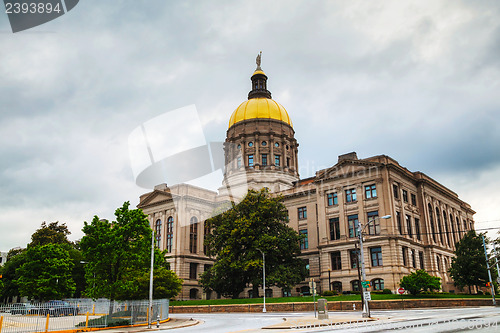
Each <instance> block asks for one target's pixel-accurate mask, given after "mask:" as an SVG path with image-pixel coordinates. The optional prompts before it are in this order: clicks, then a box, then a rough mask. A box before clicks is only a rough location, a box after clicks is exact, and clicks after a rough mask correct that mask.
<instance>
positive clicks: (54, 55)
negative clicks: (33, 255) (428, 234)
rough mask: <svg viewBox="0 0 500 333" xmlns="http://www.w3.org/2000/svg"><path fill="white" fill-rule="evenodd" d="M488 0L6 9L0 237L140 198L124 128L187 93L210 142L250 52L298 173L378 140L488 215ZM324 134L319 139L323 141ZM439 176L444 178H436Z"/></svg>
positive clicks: (220, 129)
mask: <svg viewBox="0 0 500 333" xmlns="http://www.w3.org/2000/svg"><path fill="white" fill-rule="evenodd" d="M499 8H500V5H499V4H498V3H497V2H495V1H475V2H457V1H410V2H401V1H383V2H376V3H367V2H364V1H352V2H349V3H341V2H329V1H286V2H285V1H274V2H272V3H266V4H263V3H260V2H253V1H252V2H251V1H229V0H228V1H222V2H199V1H182V2H165V1H147V2H144V3H142V2H141V3H140V5H138V3H137V2H136V1H132V0H128V1H113V2H103V1H97V0H94V1H91V0H88V1H84V2H80V4H79V5H78V6H76V7H75V9H73V10H72V11H71V12H70V13H68V14H66V15H64V16H62V17H60V18H59V19H57V20H54V21H52V22H49V23H48V24H46V25H42V26H40V27H37V28H35V29H32V30H29V31H26V32H23V33H19V34H10V33H7V32H8V31H10V28H9V27H8V26H7V24H8V22H7V20H3V21H0V30H1V31H2V33H1V34H0V41H1V42H2V48H1V49H0V60H1V61H2V66H1V67H0V77H1V78H2V80H1V81H0V101H1V104H0V105H1V106H0V133H1V134H2V135H1V138H2V139H1V145H0V154H1V156H2V158H1V159H0V183H1V184H2V185H1V188H0V205H1V209H0V225H1V226H2V227H3V230H5V229H6V231H5V232H4V231H2V233H1V234H0V250H7V249H9V248H11V247H13V246H24V245H25V244H26V243H27V242H28V241H29V237H30V235H31V233H32V232H33V231H34V230H35V229H36V228H38V227H39V225H40V223H41V222H42V221H44V220H47V221H51V220H60V221H62V222H67V223H68V225H69V226H70V228H71V230H72V232H73V233H74V235H73V237H74V238H78V237H80V236H81V233H80V231H79V230H80V229H81V227H82V225H83V220H90V219H91V218H92V215H94V214H98V215H100V216H102V217H107V218H110V217H112V215H113V211H114V209H115V208H116V207H118V206H119V205H120V204H121V203H122V202H123V201H125V200H130V201H131V202H132V204H136V203H137V201H138V196H139V195H140V194H141V193H143V191H144V190H143V189H140V188H138V187H137V186H136V185H135V184H134V179H133V176H132V171H131V169H130V164H129V160H128V148H127V137H128V135H129V133H130V131H132V130H133V129H134V128H136V127H137V126H138V125H139V124H141V123H143V122H145V121H147V120H149V119H151V118H153V117H155V116H158V115H160V114H163V113H164V112H167V111H170V110H174V109H177V108H179V107H183V106H186V105H189V104H196V107H197V109H198V111H199V113H200V119H201V120H202V122H203V124H204V126H205V128H204V131H205V134H206V136H207V141H220V140H223V139H224V137H225V131H226V130H227V122H228V119H229V116H230V114H231V112H232V111H233V110H234V109H235V108H236V107H237V106H238V105H239V103H241V102H242V101H243V100H244V99H245V98H246V94H247V93H248V90H249V89H250V78H249V77H250V75H251V73H252V72H253V70H254V68H255V64H254V59H255V55H256V54H257V52H258V51H261V50H262V51H263V62H262V66H263V69H264V71H266V73H267V74H268V76H269V88H270V90H271V92H272V93H273V98H275V99H276V100H277V101H278V102H280V103H281V104H283V105H284V106H285V108H286V109H287V110H288V111H289V113H290V116H291V117H292V120H293V122H294V125H295V130H296V137H297V139H298V140H299V142H300V148H299V157H300V161H301V163H302V166H303V168H302V169H301V170H303V171H302V176H303V177H306V176H310V175H312V174H313V173H314V171H316V169H317V168H319V167H326V166H330V165H332V164H334V163H335V162H336V160H337V155H339V154H342V153H345V152H348V151H353V150H356V151H358V155H359V156H360V157H366V156H370V155H374V154H388V155H391V156H392V157H394V158H396V159H397V160H398V161H400V163H401V164H402V165H404V166H407V167H408V168H409V169H411V170H422V171H423V172H425V173H427V174H429V175H430V176H431V177H433V178H436V179H437V180H441V179H443V183H444V184H446V185H447V186H449V187H450V188H452V189H453V190H455V191H456V192H458V193H459V194H460V196H461V198H463V199H464V200H466V201H468V202H470V203H471V204H472V205H473V208H474V207H476V206H477V207H478V208H477V210H478V214H477V216H476V219H477V220H478V221H481V220H493V219H498V218H499V216H498V213H496V212H495V211H494V209H492V208H489V207H488V206H485V205H484V204H483V203H482V202H481V199H480V198H478V193H477V192H476V191H475V190H473V189H475V188H482V187H487V188H489V189H491V192H490V193H491V196H492V198H496V200H497V201H498V200H499V199H500V190H498V189H496V188H497V186H491V185H490V184H489V183H488V181H489V182H490V183H493V184H494V183H498V182H496V179H498V177H499V176H500V171H498V170H500V150H499V148H498V142H499V139H500V138H499V135H500V134H499V133H500V130H499V125H498V124H499V121H498V120H499V115H500V112H499V111H500V101H499V100H498V98H497V92H498V90H499V80H498V77H499V69H500V67H499V62H498V50H499V46H500V39H499V33H498V31H499V29H500V21H498V16H499ZM325 147H327V148H328V149H329V153H328V154H320V153H319V152H320V151H322V150H323V149H324V148H325ZM440 177H441V178H440Z"/></svg>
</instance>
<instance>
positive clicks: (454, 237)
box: [427, 203, 472, 247]
mask: <svg viewBox="0 0 500 333" xmlns="http://www.w3.org/2000/svg"><path fill="white" fill-rule="evenodd" d="M427 208H428V211H429V221H430V225H431V233H432V240H433V241H434V243H437V236H436V229H437V231H438V235H439V241H440V243H441V244H443V245H445V244H446V245H448V246H450V247H451V246H452V245H454V244H455V243H456V242H458V241H459V240H460V238H462V235H464V234H465V233H466V232H467V223H466V221H465V219H464V220H463V232H462V228H461V223H460V219H459V218H458V216H455V219H454V218H453V215H452V214H451V213H450V214H449V215H448V214H447V213H446V211H445V210H443V212H442V215H441V212H440V210H439V208H438V207H436V209H435V212H434V211H433V209H432V205H431V204H430V203H429V204H427ZM447 216H449V219H448V218H447ZM434 218H435V219H434ZM441 219H442V221H443V222H444V230H443V225H442V223H441ZM435 221H436V223H437V228H436V226H435V223H434V222H435ZM455 226H456V228H457V229H456V230H455ZM450 228H451V230H450ZM470 228H471V229H472V224H471V226H470ZM443 231H444V235H446V238H445V237H444V235H443Z"/></svg>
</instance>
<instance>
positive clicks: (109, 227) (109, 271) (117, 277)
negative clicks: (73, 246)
mask: <svg viewBox="0 0 500 333" xmlns="http://www.w3.org/2000/svg"><path fill="white" fill-rule="evenodd" d="M129 206H130V203H129V202H125V203H124V204H123V206H122V207H121V208H118V209H117V210H116V211H115V216H116V221H113V222H109V221H108V220H103V219H100V218H99V217H97V216H95V217H94V219H93V220H92V222H91V223H87V222H85V224H84V227H83V232H84V233H85V236H84V237H83V238H82V240H81V241H80V248H81V251H82V254H83V257H84V260H85V262H86V265H85V277H86V281H87V289H86V291H85V293H86V294H87V295H88V296H90V297H92V298H98V297H107V298H109V299H111V300H116V299H127V298H132V297H133V295H134V294H136V293H137V279H136V277H137V276H142V275H143V274H144V272H146V271H148V269H149V266H150V253H151V252H150V251H151V236H152V230H151V227H150V226H149V222H148V219H147V216H146V215H145V214H144V213H143V212H142V210H140V209H132V210H131V209H129ZM155 267H165V268H166V267H168V264H167V263H166V261H165V254H164V253H162V252H160V251H159V250H158V249H156V251H155Z"/></svg>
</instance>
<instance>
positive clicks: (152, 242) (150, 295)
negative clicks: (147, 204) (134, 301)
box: [148, 228, 155, 328]
mask: <svg viewBox="0 0 500 333" xmlns="http://www.w3.org/2000/svg"><path fill="white" fill-rule="evenodd" d="M154 258H155V231H154V229H153V228H151V272H150V273H149V311H148V312H149V316H148V328H151V317H153V264H154Z"/></svg>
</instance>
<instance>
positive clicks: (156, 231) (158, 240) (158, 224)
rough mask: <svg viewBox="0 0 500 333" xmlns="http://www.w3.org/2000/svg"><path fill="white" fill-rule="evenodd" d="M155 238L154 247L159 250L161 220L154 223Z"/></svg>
mask: <svg viewBox="0 0 500 333" xmlns="http://www.w3.org/2000/svg"><path fill="white" fill-rule="evenodd" d="M155 236H156V247H158V248H160V244H161V220H157V221H156V223H155Z"/></svg>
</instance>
